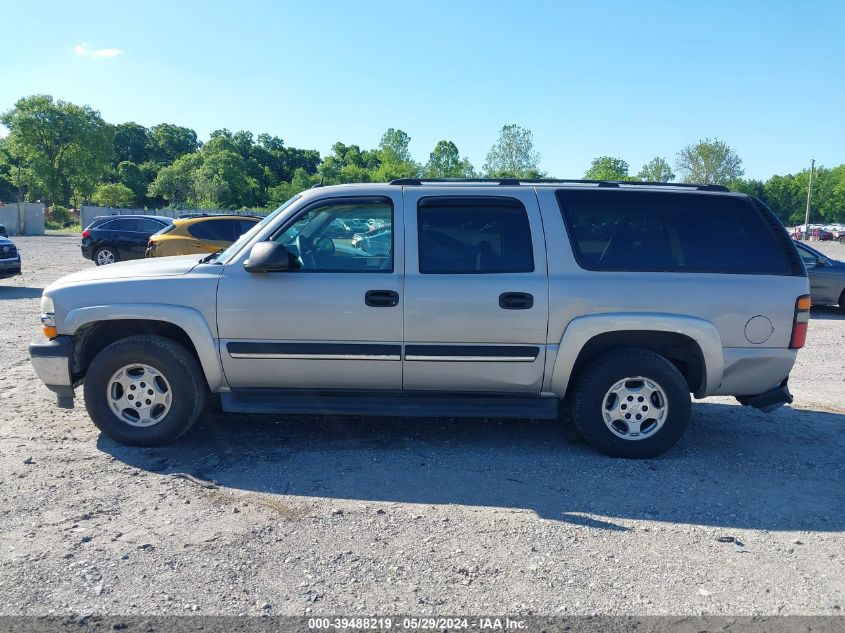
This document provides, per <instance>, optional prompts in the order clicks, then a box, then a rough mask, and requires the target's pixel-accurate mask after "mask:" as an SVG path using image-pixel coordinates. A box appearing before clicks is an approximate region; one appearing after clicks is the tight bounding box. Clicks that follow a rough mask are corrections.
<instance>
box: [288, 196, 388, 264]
mask: <svg viewBox="0 0 845 633" xmlns="http://www.w3.org/2000/svg"><path fill="white" fill-rule="evenodd" d="M368 223H371V224H372V225H373V226H378V227H379V229H378V230H377V231H376V230H373V231H370V232H366V233H363V234H355V233H353V232H352V231H349V230H345V229H344V230H341V229H340V228H339V227H347V226H348V225H350V224H351V225H362V226H368ZM376 233H378V235H376ZM275 239H276V240H277V241H279V242H281V243H282V244H284V245H285V246H287V248H288V250H289V251H290V252H291V255H292V263H293V268H294V269H298V270H310V271H322V272H391V271H392V270H393V205H392V204H391V203H390V201H389V200H388V199H384V200H381V199H379V200H378V201H376V202H362V203H358V202H356V201H355V200H346V201H344V202H342V203H326V204H321V205H319V206H317V207H312V208H311V209H309V210H308V211H307V212H306V213H305V214H303V215H300V216H299V217H297V218H296V220H295V221H294V223H293V224H292V225H290V226H289V227H287V228H286V229H285V230H284V231H283V232H282V233H281V235H279V236H278V237H276V238H275Z"/></svg>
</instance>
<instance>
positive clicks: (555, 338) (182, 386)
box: [30, 179, 809, 458]
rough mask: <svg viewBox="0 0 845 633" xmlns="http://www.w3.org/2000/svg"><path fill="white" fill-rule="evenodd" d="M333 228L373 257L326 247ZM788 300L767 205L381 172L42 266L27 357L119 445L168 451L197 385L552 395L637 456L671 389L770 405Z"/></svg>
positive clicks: (661, 417)
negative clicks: (202, 234)
mask: <svg viewBox="0 0 845 633" xmlns="http://www.w3.org/2000/svg"><path fill="white" fill-rule="evenodd" d="M337 220H342V221H343V222H344V224H348V225H355V224H358V223H360V222H361V221H364V222H367V223H368V225H369V224H373V225H378V226H380V227H381V228H382V229H383V230H384V231H385V232H386V233H387V234H388V238H387V239H385V240H384V247H385V248H384V249H383V250H381V249H379V252H378V253H375V252H368V251H366V250H364V249H360V248H354V247H352V246H351V244H350V243H347V242H348V241H349V239H348V238H333V237H331V235H333V234H336V227H337V226H338V222H337ZM333 223H334V224H333ZM118 285H119V286H120V288H121V292H115V291H114V289H115V287H116V286H118ZM808 290H809V288H808V281H807V272H806V270H805V268H804V265H803V263H802V261H801V258H800V257H799V255H798V253H797V252H796V250H795V246H794V245H793V243H792V240H791V239H790V237H789V235H788V234H787V232H786V230H785V229H784V228H783V226H782V225H781V224H780V222H779V221H778V220H777V218H776V217H775V216H774V214H772V212H771V211H770V210H769V209H768V208H767V207H765V205H763V204H762V203H761V202H760V201H758V200H756V199H754V198H751V197H749V196H747V195H745V194H737V193H730V192H728V190H727V189H725V188H723V187H717V186H712V185H704V186H693V185H668V184H657V183H628V182H611V181H525V180H524V181H519V180H511V179H505V180H496V181H492V182H489V181H457V182H453V181H448V182H443V181H437V180H421V179H403V180H396V181H393V182H391V183H388V184H359V185H336V186H331V187H320V188H314V189H310V190H307V191H305V192H303V193H302V194H300V195H298V196H295V197H294V198H292V199H291V200H290V201H288V202H287V203H286V204H285V205H283V206H282V207H280V208H279V209H277V210H276V211H275V212H274V213H272V214H270V215H269V216H267V217H266V218H264V219H263V220H262V221H261V222H259V223H258V224H256V226H254V227H253V228H252V229H251V230H250V231H249V232H247V233H246V234H245V235H243V236H241V237H240V238H239V239H238V240H237V241H236V242H235V243H234V244H232V245H231V246H230V247H229V248H227V249H226V250H225V251H223V252H221V253H219V254H216V255H212V256H206V257H203V258H201V259H200V258H197V257H196V256H186V257H175V258H169V259H166V260H147V261H144V262H137V263H134V264H127V265H124V266H121V267H120V269H119V270H115V271H114V274H111V275H104V274H103V273H101V272H99V271H98V270H97V269H92V270H87V271H82V272H78V273H75V274H72V275H70V276H68V277H66V278H64V279H61V280H59V281H57V282H55V283H54V284H52V285H51V286H49V287H48V288H46V289H45V291H44V295H43V298H42V305H41V312H42V317H41V319H42V324H43V327H44V336H43V337H38V338H37V339H36V340H35V341H34V342H33V343H32V345H31V346H30V355H31V357H32V362H33V365H34V367H35V370H36V372H37V374H38V375H39V377H40V378H41V379H42V381H43V382H44V383H45V384H46V385H47V386H48V387H49V388H50V389H52V390H53V391H54V392H56V394H57V396H58V405H59V406H62V407H72V406H73V399H74V388H75V387H76V386H78V385H79V384H81V383H84V399H85V405H86V407H87V409H88V412H89V415H90V416H91V418H92V420H93V421H94V424H96V425H97V427H99V428H100V429H101V430H102V432H103V433H105V434H106V435H108V436H109V437H111V438H113V439H115V440H117V441H119V442H123V443H126V444H132V445H143V446H150V445H160V444H165V443H168V442H172V441H174V440H176V439H177V438H179V437H180V436H181V435H183V434H184V433H186V432H187V431H188V429H189V428H190V427H191V425H192V424H193V423H194V422H195V421H196V420H197V418H198V417H199V415H200V413H201V411H202V410H203V406H204V403H205V400H206V398H208V397H219V399H220V403H221V405H222V408H223V410H224V411H227V412H232V413H239V412H248V413H312V414H315V413H316V414H361V415H408V416H433V417H438V416H449V417H472V416H481V417H518V418H539V419H556V418H557V417H558V414H559V404H560V403H561V402H568V403H570V404H571V409H572V413H573V417H574V420H575V423H576V426H577V428H578V430H579V431H580V432H581V434H582V435H583V436H584V437H585V438H586V439H587V440H588V441H589V442H590V443H591V444H592V445H593V446H595V447H596V448H598V449H599V450H601V451H603V452H605V453H607V454H609V455H614V456H620V457H631V458H642V457H652V456H655V455H659V454H660V453H662V452H664V451H666V450H668V449H669V448H670V447H672V446H673V445H674V444H675V443H676V442H677V441H678V439H679V438H680V437H681V435H682V434H683V432H684V430H685V429H686V427H687V425H688V423H689V421H690V417H691V400H690V394H693V395H694V396H695V397H697V398H700V397H704V396H709V395H717V394H718V395H733V396H736V397H737V398H738V400H739V401H740V402H741V403H742V404H746V405H751V406H754V407H757V408H759V409H762V410H764V411H769V410H772V409H774V408H776V407H778V406H780V405H781V404H784V403H787V402H791V400H792V396H791V395H790V393H789V390H788V386H787V380H788V377H789V373H790V370H791V368H792V366H793V363H794V361H795V357H796V354H797V350H798V349H799V348H801V347H802V346H803V345H804V338H805V336H806V330H807V322H808V319H809V296H808ZM124 302H125V303H124ZM45 337H46V338H45Z"/></svg>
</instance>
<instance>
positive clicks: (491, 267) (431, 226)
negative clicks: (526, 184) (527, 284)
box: [417, 197, 534, 274]
mask: <svg viewBox="0 0 845 633" xmlns="http://www.w3.org/2000/svg"><path fill="white" fill-rule="evenodd" d="M417 234H418V239H419V267H420V272H421V273H423V274H484V273H488V274H490V273H526V272H532V271H533V270H534V255H533V250H532V245H531V228H530V226H529V224H528V213H527V212H526V210H525V207H524V206H523V204H522V203H521V202H520V201H519V200H516V199H515V198H504V197H430V198H423V199H421V200H420V202H419V205H418V208H417Z"/></svg>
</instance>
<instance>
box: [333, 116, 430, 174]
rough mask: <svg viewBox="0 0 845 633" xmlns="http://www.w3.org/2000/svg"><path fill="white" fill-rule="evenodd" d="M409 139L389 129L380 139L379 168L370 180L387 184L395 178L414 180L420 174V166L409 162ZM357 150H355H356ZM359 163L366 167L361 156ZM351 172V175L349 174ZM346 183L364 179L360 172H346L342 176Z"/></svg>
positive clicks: (401, 133) (405, 135)
mask: <svg viewBox="0 0 845 633" xmlns="http://www.w3.org/2000/svg"><path fill="white" fill-rule="evenodd" d="M410 142H411V137H410V136H408V135H407V134H406V133H405V132H403V131H402V130H395V129H393V128H389V129H388V130H387V131H386V132H385V133H384V134H383V135H382V137H381V141H380V142H379V147H378V159H379V162H380V164H379V166H378V167H377V168H376V169H375V170H374V171H372V173H371V178H372V180H374V181H376V182H388V181H391V180H394V179H396V178H416V177H417V176H419V174H420V166H419V165H417V163H415V162H414V161H413V160H411V152H410V150H409V149H408V146H409V144H410ZM356 149H357V148H356ZM360 162H361V163H362V164H363V165H366V162H365V160H364V156H363V154H362V155H361V158H360ZM350 172H351V173H350ZM344 176H345V177H346V178H350V177H351V178H353V179H354V180H346V182H354V181H355V180H358V179H361V178H362V177H366V176H365V175H364V174H363V173H362V170H347V173H346V174H344ZM365 182H366V181H365Z"/></svg>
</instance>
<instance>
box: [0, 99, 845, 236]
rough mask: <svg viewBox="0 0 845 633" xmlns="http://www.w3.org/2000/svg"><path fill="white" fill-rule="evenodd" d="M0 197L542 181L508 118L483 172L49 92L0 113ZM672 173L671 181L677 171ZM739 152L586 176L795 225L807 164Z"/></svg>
mask: <svg viewBox="0 0 845 633" xmlns="http://www.w3.org/2000/svg"><path fill="white" fill-rule="evenodd" d="M0 122H1V123H3V125H5V126H6V127H7V128H8V130H9V134H8V136H7V137H6V138H3V139H0V200H21V201H25V200H42V201H44V202H46V203H47V204H49V205H52V206H53V208H61V207H64V206H68V205H69V206H74V207H78V206H80V205H81V204H82V203H84V202H88V201H91V202H94V203H95V204H100V205H103V206H111V207H139V208H140V207H143V208H149V209H156V208H162V207H165V206H167V207H171V208H209V209H212V208H214V209H242V208H247V209H262V208H273V207H275V206H278V205H279V204H281V203H282V202H284V201H285V200H287V199H288V198H290V197H291V196H292V195H294V194H296V193H298V192H300V191H303V190H304V189H307V188H309V187H311V186H313V185H315V184H317V183H323V184H338V183H349V182H385V181H389V180H392V179H395V178H413V177H431V178H476V177H488V178H505V177H510V178H542V177H547V174H546V173H545V172H544V171H542V170H541V169H540V155H539V153H538V152H537V151H536V150H535V148H534V138H533V135H532V133H531V131H530V130H527V129H525V128H522V127H520V126H518V125H513V124H511V125H505V126H503V127H502V129H501V130H500V132H499V137H498V139H496V141H495V143H494V144H493V145H492V147H491V148H490V151H489V152H488V154H487V157H486V160H485V162H484V164H483V165H482V167H481V169H480V170H476V169H475V167H474V166H473V165H472V163H471V162H470V161H469V160H468V159H467V158H466V157H463V156H461V154H460V151H459V150H458V147H457V145H456V144H455V143H454V142H453V141H450V140H441V141H439V142H438V143H437V144H436V145H435V147H434V148H433V149H432V151H431V153H430V154H429V156H428V160H427V161H426V162H424V163H422V162H417V161H415V160H414V159H413V157H412V156H411V153H410V151H409V144H410V141H411V138H410V136H408V134H407V133H406V132H404V131H403V130H399V129H394V128H390V129H388V130H387V131H385V133H384V134H383V135H382V137H381V140H380V142H379V144H378V146H377V147H375V148H372V149H362V148H361V147H360V146H358V145H354V144H352V145H347V144H345V143H342V142H338V143H335V144H334V145H333V146H332V148H331V152H330V153H329V154H328V155H327V156H321V155H320V153H319V152H318V151H317V150H313V149H300V148H296V147H288V146H286V145H285V143H284V141H283V140H282V139H281V138H279V137H278V136H274V135H270V134H259V135H258V136H254V135H253V134H252V132H248V131H244V130H241V131H237V132H231V131H229V130H227V129H220V130H216V131H214V132H212V133H211V135H210V138H209V139H208V141H206V142H204V143H203V142H201V141H200V140H199V139H198V137H197V134H196V132H195V131H194V130H192V129H190V128H186V127H182V126H179V125H173V124H170V123H160V124H158V125H154V126H152V127H150V128H147V127H145V126H143V125H139V124H138V123H134V122H128V123H118V124H110V123H107V122H106V121H104V120H103V119H102V117H101V116H100V113H99V112H98V111H96V110H94V109H92V108H91V107H90V106H87V105H85V106H79V105H76V104H73V103H69V102H67V101H62V100H54V99H53V98H52V97H51V96H49V95H34V96H29V97H24V98H22V99H20V100H18V102H17V103H15V105H14V106H13V107H12V108H10V109H9V110H8V111H6V112H5V113H3V114H2V115H0ZM676 171H677V172H678V176H676V173H675V172H676ZM743 175H744V171H743V168H742V159H741V158H740V157H739V156H738V155H737V154H736V152H735V151H734V150H733V149H732V148H731V147H730V146H728V145H727V144H726V143H725V142H724V141H721V140H719V139H703V140H701V141H699V142H697V143H694V144H691V145H688V146H686V147H684V148H682V149H681V150H680V151H679V152H678V154H677V156H676V157H675V160H674V170H673V166H672V165H670V163H669V161H668V160H667V159H666V158H665V157H659V156H658V157H655V158H654V159H652V160H651V161H649V162H648V163H647V164H645V165H643V167H642V169H641V170H640V171H639V172H637V173H636V174H631V173H630V167H629V164H628V163H627V162H626V161H625V160H624V159H621V158H618V157H612V156H601V157H598V158H596V159H594V160H593V161H592V163H591V164H590V165H589V167H588V168H587V170H586V171H585V173H584V178H587V179H594V180H620V181H625V180H646V181H653V182H673V181H674V180H675V179H676V178H678V177H680V179H681V180H682V181H684V182H697V183H704V184H721V185H727V186H729V187H731V188H732V189H734V190H736V191H743V192H746V193H749V194H752V195H755V196H757V197H759V198H761V199H762V200H763V201H764V202H766V203H767V204H769V206H771V207H772V209H773V210H774V211H775V212H776V213H777V215H778V216H779V217H780V218H781V220H782V221H784V222H793V221H797V220H803V218H804V205H805V203H806V195H807V180H808V173H807V170H804V171H801V172H798V173H796V174H787V175H784V176H779V175H776V176H772V177H771V178H769V179H768V180H766V181H765V182H764V181H759V180H749V179H743ZM812 202H813V209H814V216H813V217H814V218H815V219H817V220H823V221H826V222H836V221H843V220H845V164H843V165H839V166H837V167H834V168H831V169H827V168H824V167H820V168H818V169H817V170H816V173H815V180H814V183H813V201H812Z"/></svg>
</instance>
